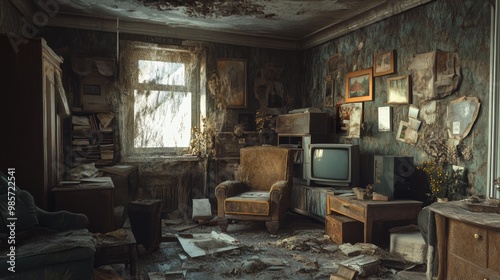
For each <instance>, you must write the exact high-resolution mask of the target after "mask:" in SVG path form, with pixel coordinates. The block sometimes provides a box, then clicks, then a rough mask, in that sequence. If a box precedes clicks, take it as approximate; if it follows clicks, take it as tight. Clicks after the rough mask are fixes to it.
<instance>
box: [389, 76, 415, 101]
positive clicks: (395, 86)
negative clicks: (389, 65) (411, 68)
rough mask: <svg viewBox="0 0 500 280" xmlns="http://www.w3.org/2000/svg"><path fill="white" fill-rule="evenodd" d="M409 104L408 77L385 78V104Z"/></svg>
mask: <svg viewBox="0 0 500 280" xmlns="http://www.w3.org/2000/svg"><path fill="white" fill-rule="evenodd" d="M408 103H410V76H409V75H403V76H397V77H391V78H387V104H408Z"/></svg>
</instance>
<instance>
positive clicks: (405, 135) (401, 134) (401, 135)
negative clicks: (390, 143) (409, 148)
mask: <svg viewBox="0 0 500 280" xmlns="http://www.w3.org/2000/svg"><path fill="white" fill-rule="evenodd" d="M396 140H398V141H401V142H405V143H407V144H410V145H413V146H415V145H416V144H417V141H418V132H417V131H416V130H414V129H413V128H412V127H411V126H410V124H409V123H408V122H405V121H400V122H399V128H398V133H397V134H396Z"/></svg>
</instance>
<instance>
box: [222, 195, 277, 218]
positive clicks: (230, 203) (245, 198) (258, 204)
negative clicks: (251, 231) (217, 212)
mask: <svg viewBox="0 0 500 280" xmlns="http://www.w3.org/2000/svg"><path fill="white" fill-rule="evenodd" d="M224 206H225V212H226V213H227V214H238V215H259V216H260V215H262V216H269V213H270V212H271V211H270V199H269V192H244V193H241V194H239V195H237V196H233V197H229V198H227V199H226V200H225V201H224Z"/></svg>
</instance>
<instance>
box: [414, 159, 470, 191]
mask: <svg viewBox="0 0 500 280" xmlns="http://www.w3.org/2000/svg"><path fill="white" fill-rule="evenodd" d="M417 169H418V170H421V171H423V172H425V173H426V175H427V178H428V180H429V187H430V193H428V194H427V195H428V196H429V197H431V198H433V199H437V198H447V199H448V198H454V197H455V196H456V195H463V194H464V193H465V190H466V187H467V182H466V180H465V178H466V176H465V174H464V171H463V170H459V169H457V170H453V169H452V168H451V166H450V165H447V164H443V163H440V162H438V161H425V162H423V163H421V164H419V165H417Z"/></svg>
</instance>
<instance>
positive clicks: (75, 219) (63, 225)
mask: <svg viewBox="0 0 500 280" xmlns="http://www.w3.org/2000/svg"><path fill="white" fill-rule="evenodd" d="M37 217H38V224H39V225H40V226H42V227H46V228H49V229H54V230H57V231H63V230H68V229H81V228H87V227H88V225H89V219H88V218H87V216H85V215H84V214H79V213H71V212H69V211H65V210H62V211H57V212H47V211H45V210H42V209H40V208H37Z"/></svg>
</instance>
